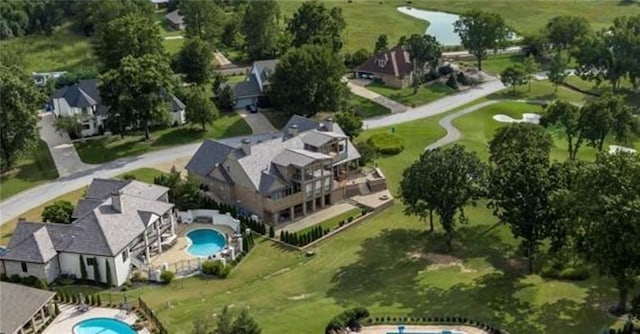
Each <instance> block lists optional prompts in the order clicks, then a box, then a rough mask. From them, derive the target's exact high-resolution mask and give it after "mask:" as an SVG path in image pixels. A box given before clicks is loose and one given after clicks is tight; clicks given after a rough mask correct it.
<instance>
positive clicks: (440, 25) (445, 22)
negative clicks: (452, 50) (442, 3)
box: [398, 7, 460, 46]
mask: <svg viewBox="0 0 640 334" xmlns="http://www.w3.org/2000/svg"><path fill="white" fill-rule="evenodd" d="M398 11H399V12H400V13H403V14H407V15H409V16H412V17H415V18H417V19H420V20H425V21H428V22H429V26H428V27H427V32H426V33H427V34H429V35H431V36H434V37H435V38H436V39H437V40H438V42H440V44H442V45H447V46H448V45H460V37H459V36H458V34H456V33H455V32H453V23H454V22H456V21H457V20H458V18H460V16H458V15H455V14H449V13H443V12H434V11H430V10H422V9H415V8H412V7H398Z"/></svg>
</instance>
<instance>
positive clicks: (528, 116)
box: [493, 113, 542, 124]
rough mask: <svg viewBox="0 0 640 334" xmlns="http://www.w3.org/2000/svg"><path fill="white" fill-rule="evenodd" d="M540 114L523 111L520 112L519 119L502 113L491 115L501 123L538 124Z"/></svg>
mask: <svg viewBox="0 0 640 334" xmlns="http://www.w3.org/2000/svg"><path fill="white" fill-rule="evenodd" d="M540 117H542V116H540V114H536V113H525V114H522V118H521V119H515V118H513V117H511V116H507V115H504V114H497V115H493V119H494V120H496V121H498V122H501V123H523V122H524V123H531V124H540Z"/></svg>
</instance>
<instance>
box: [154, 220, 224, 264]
mask: <svg viewBox="0 0 640 334" xmlns="http://www.w3.org/2000/svg"><path fill="white" fill-rule="evenodd" d="M200 228H214V229H215V230H217V231H219V232H221V233H223V234H224V235H226V236H227V240H228V239H229V237H230V236H232V235H233V234H234V232H233V229H231V228H230V227H229V226H225V225H217V224H211V223H209V224H206V223H191V224H177V225H176V234H177V235H178V237H177V239H176V243H175V244H174V245H173V247H171V248H169V249H167V250H165V251H164V252H162V253H160V254H158V255H156V256H154V257H152V258H151V262H150V264H151V266H161V265H163V264H165V263H177V262H183V261H194V260H196V261H197V259H198V257H197V256H193V255H191V254H189V253H188V252H187V248H188V247H189V239H188V238H187V237H186V234H187V233H189V232H190V231H192V230H197V229H200Z"/></svg>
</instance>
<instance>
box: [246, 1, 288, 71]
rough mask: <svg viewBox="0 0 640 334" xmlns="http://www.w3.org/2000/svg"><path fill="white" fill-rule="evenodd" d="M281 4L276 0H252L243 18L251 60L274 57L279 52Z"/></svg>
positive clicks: (247, 48)
mask: <svg viewBox="0 0 640 334" xmlns="http://www.w3.org/2000/svg"><path fill="white" fill-rule="evenodd" d="M279 20H280V6H279V5H278V3H277V2H276V1H275V0H267V1H250V2H249V4H248V5H247V8H246V10H245V13H244V18H243V20H242V31H243V32H244V35H245V38H246V50H247V54H248V55H249V58H250V59H251V60H260V59H269V58H274V57H275V56H276V55H277V53H278V35H279V28H278V23H279Z"/></svg>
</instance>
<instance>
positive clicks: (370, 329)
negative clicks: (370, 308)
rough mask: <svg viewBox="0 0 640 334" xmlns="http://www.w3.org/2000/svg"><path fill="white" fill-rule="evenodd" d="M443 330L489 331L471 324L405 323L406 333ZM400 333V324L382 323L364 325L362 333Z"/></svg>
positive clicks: (475, 333) (473, 333) (481, 333)
mask: <svg viewBox="0 0 640 334" xmlns="http://www.w3.org/2000/svg"><path fill="white" fill-rule="evenodd" d="M442 331H451V332H453V333H454V334H458V333H462V334H487V332H485V331H483V330H481V329H479V328H475V327H469V326H418V325H405V326H404V333H405V334H413V333H442ZM387 333H398V326H392V325H380V326H367V327H362V330H361V331H360V334H387Z"/></svg>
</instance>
